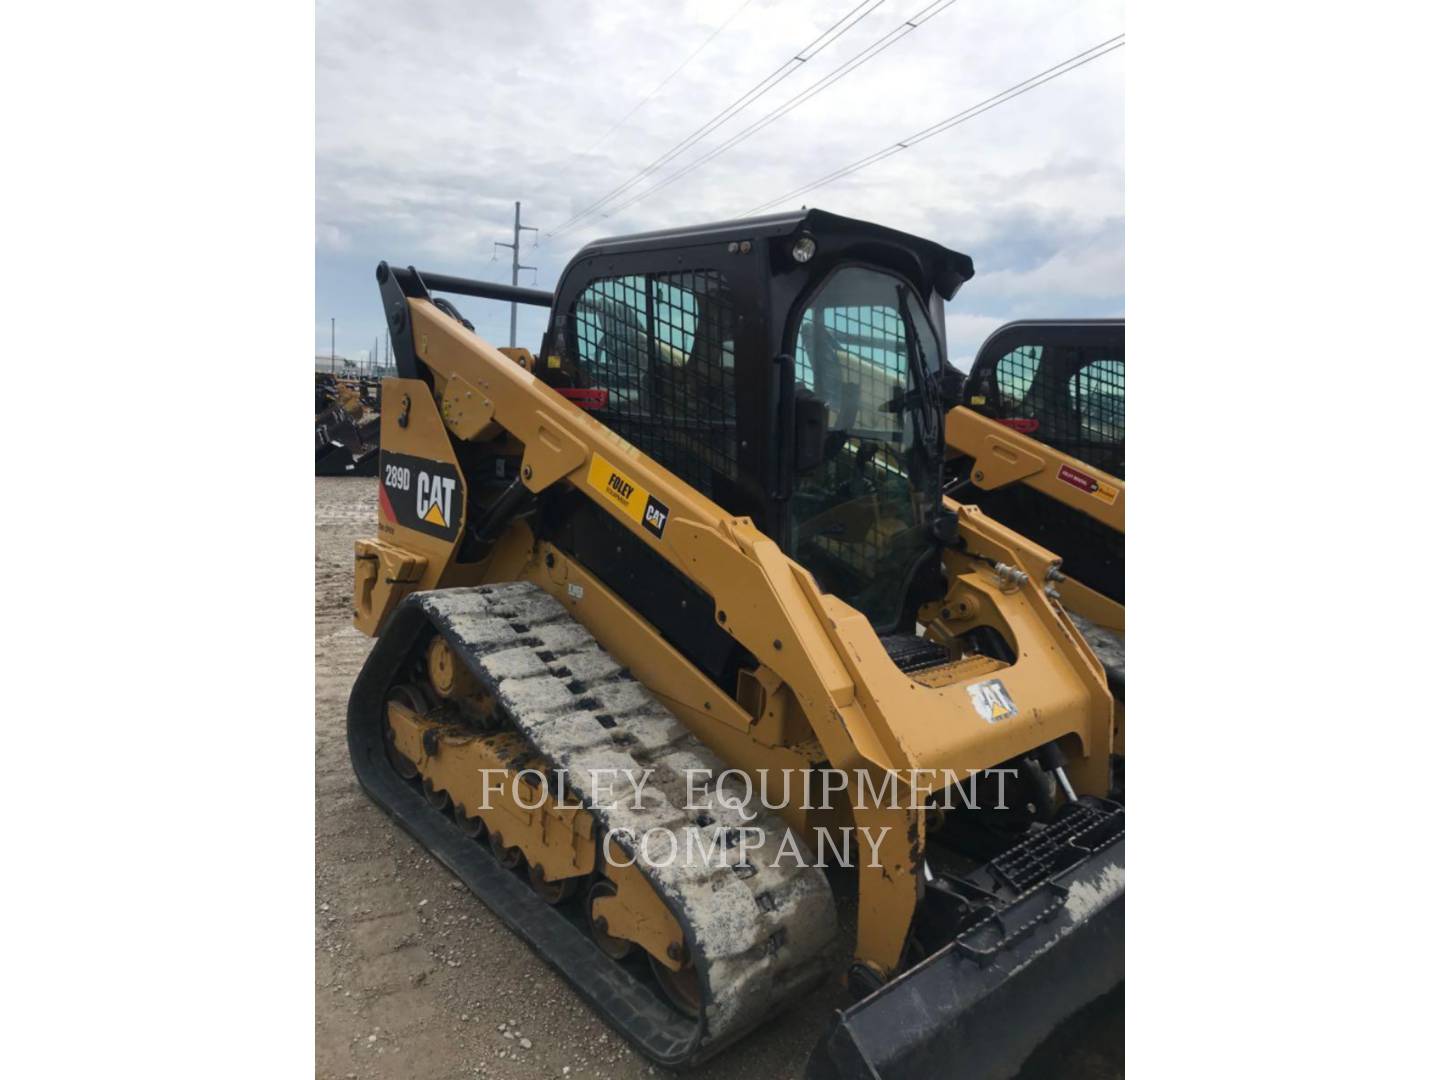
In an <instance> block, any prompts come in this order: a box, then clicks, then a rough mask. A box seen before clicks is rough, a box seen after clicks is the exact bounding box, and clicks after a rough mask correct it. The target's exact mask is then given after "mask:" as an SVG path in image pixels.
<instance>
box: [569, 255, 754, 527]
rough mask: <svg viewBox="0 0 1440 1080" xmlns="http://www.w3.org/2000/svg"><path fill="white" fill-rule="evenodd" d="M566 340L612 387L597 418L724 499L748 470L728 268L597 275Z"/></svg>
mask: <svg viewBox="0 0 1440 1080" xmlns="http://www.w3.org/2000/svg"><path fill="white" fill-rule="evenodd" d="M566 343H567V345H566V350H567V352H568V355H569V359H570V360H571V361H572V362H573V363H574V364H575V365H576V367H577V368H578V370H579V371H580V372H581V374H582V376H583V378H584V380H585V385H587V386H591V387H595V388H601V389H605V390H608V391H609V399H608V402H607V405H606V407H605V408H604V409H600V410H597V411H596V413H595V416H596V418H597V419H598V420H600V421H601V422H602V423H604V424H605V425H606V426H608V427H610V428H611V429H613V430H614V431H615V432H617V433H618V434H619V435H621V436H622V437H623V438H625V439H627V440H628V441H629V442H631V443H633V444H634V445H635V446H637V447H639V448H640V449H641V450H642V451H644V452H645V453H646V454H648V455H649V456H650V457H652V458H654V459H655V460H656V461H658V462H660V464H662V465H664V466H665V467H666V468H667V469H669V470H670V471H671V472H673V473H675V474H676V475H677V476H679V477H680V478H681V479H683V480H685V481H686V482H687V483H689V484H691V485H692V486H693V487H695V488H697V489H699V490H700V491H702V492H704V493H705V494H706V495H707V496H709V497H711V498H715V499H716V501H720V502H722V503H723V500H722V499H721V498H719V497H718V496H719V495H720V494H722V493H723V490H724V480H725V479H731V480H733V479H734V478H736V476H737V475H738V472H739V466H738V462H737V457H736V454H737V435H736V419H735V304H734V300H733V298H732V297H731V294H730V289H729V286H728V285H727V284H726V282H725V278H724V275H722V274H721V273H720V272H719V271H716V270H686V271H683V272H678V273H673V274H648V275H635V276H630V277H618V278H606V279H604V280H601V281H596V282H594V283H593V284H591V285H590V286H589V287H588V288H587V289H586V290H585V291H584V292H583V293H582V294H581V295H580V298H579V299H578V300H577V301H576V303H575V306H574V308H572V309H571V311H570V314H569V317H568V320H567V333H566ZM717 489H718V490H717Z"/></svg>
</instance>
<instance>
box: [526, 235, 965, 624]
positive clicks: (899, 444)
mask: <svg viewBox="0 0 1440 1080" xmlns="http://www.w3.org/2000/svg"><path fill="white" fill-rule="evenodd" d="M973 273H974V270H973V267H972V264H971V260H970V258H969V257H968V256H966V255H961V254H959V253H958V252H954V251H950V250H948V249H946V248H944V247H942V246H940V245H939V244H935V243H933V242H931V241H928V240H924V239H921V238H919V237H915V236H910V235H907V234H905V233H901V232H897V231H895V230H893V229H888V228H884V227H882V226H879V225H873V224H870V223H868V222H862V221H855V220H852V219H849V218H843V217H839V216H836V215H834V214H828V213H825V212H824V211H821V210H805V211H800V212H798V213H786V214H775V215H770V216H767V217H759V218H749V219H745V220H741V221H730V222H722V223H718V224H713V225H702V226H698V227H692V228H685V229H676V230H668V231H662V232H651V233H642V234H639V235H635V236H628V237H620V238H614V239H606V240H598V241H595V242H594V243H591V244H589V245H587V246H586V247H584V248H583V249H581V251H580V252H579V253H578V254H577V255H576V256H575V258H574V259H572V260H571V262H570V264H569V266H567V267H566V269H565V272H564V273H563V274H562V275H561V278H560V282H559V285H558V287H557V289H556V293H555V302H554V306H553V308H552V314H551V321H550V325H549V327H548V328H547V330H546V333H545V337H544V341H543V343H542V346H541V354H540V356H541V359H540V361H539V362H538V364H537V372H538V373H539V374H540V375H541V377H542V378H544V379H545V381H546V382H548V383H549V384H550V385H552V386H554V387H556V388H557V389H559V390H560V392H561V393H563V394H565V395H566V396H567V397H570V398H571V400H573V401H575V403H576V404H577V405H581V406H582V407H584V408H588V409H590V410H591V411H592V412H593V414H594V415H595V417H596V418H597V419H598V420H600V421H601V422H602V423H604V424H605V425H606V426H608V427H610V428H611V429H612V430H614V431H615V432H616V433H617V434H618V435H620V436H621V437H623V438H624V439H625V440H627V441H628V442H630V443H632V444H633V445H635V446H636V447H638V448H639V449H640V450H642V451H643V452H644V453H645V454H647V455H648V456H650V457H651V458H653V459H654V460H656V461H658V462H659V463H660V464H661V465H663V466H665V467H666V468H667V469H669V470H670V471H671V472H673V473H675V474H676V475H677V476H679V477H680V478H681V479H683V480H685V481H686V482H687V483H689V484H690V485H692V486H693V487H695V488H696V489H697V490H698V491H700V492H702V493H703V494H705V495H706V496H708V497H709V498H710V499H712V500H713V501H714V502H716V503H717V504H718V505H720V506H721V507H723V508H724V509H725V510H726V511H727V512H728V513H730V514H734V515H737V516H739V515H744V516H749V517H750V518H752V519H753V520H754V521H755V523H756V525H757V526H758V527H759V528H761V529H762V530H764V531H765V532H766V534H767V535H769V536H770V537H771V538H773V539H774V540H775V541H776V542H777V543H779V544H780V545H781V547H782V548H783V549H784V550H785V551H786V552H787V553H788V554H789V555H790V556H791V557H792V558H794V559H795V560H796V561H797V562H799V563H800V564H801V565H803V566H805V567H806V568H807V569H809V570H810V571H811V572H812V573H813V574H814V575H815V577H816V579H817V580H818V581H819V583H820V585H821V587H822V588H824V589H826V590H827V591H828V592H831V593H833V594H835V595H836V596H839V597H840V598H841V599H843V600H845V601H846V602H847V603H849V604H851V605H852V606H853V607H855V608H856V609H857V610H860V611H862V612H863V613H864V614H865V615H866V616H867V617H868V618H869V619H870V621H871V623H872V624H873V625H874V626H875V628H876V630H877V631H881V632H889V631H893V630H896V629H897V628H898V629H902V630H906V631H907V632H908V630H909V628H910V627H913V625H914V612H915V609H916V608H917V607H918V605H919V603H921V602H922V601H923V600H924V599H928V598H929V595H928V594H929V593H931V592H933V590H934V587H935V583H936V581H937V580H938V548H937V545H936V541H935V539H934V535H935V533H934V525H935V518H936V515H937V513H938V510H939V507H940V483H941V479H942V477H941V468H940V463H941V460H942V454H941V440H942V431H941V429H942V419H943V417H942V408H943V399H944V396H945V395H944V393H943V392H942V382H943V380H944V377H945V376H946V373H947V372H948V370H949V369H948V368H947V365H946V363H945V323H944V301H945V300H948V299H950V298H951V297H953V296H954V295H955V292H956V291H957V290H958V289H959V288H960V286H961V285H962V284H963V283H964V282H965V281H967V280H969V279H970V277H971V276H973Z"/></svg>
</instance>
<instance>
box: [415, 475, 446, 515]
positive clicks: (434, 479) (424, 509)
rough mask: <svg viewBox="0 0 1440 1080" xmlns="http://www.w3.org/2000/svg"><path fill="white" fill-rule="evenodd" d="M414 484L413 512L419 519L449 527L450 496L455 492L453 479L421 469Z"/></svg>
mask: <svg viewBox="0 0 1440 1080" xmlns="http://www.w3.org/2000/svg"><path fill="white" fill-rule="evenodd" d="M417 480H418V482H417V483H416V485H415V513H416V515H417V516H418V517H419V518H420V520H421V521H424V522H426V523H427V524H430V525H438V526H439V527H440V528H442V529H448V528H449V527H450V496H451V495H453V494H454V492H455V481H454V480H452V479H451V478H450V477H448V476H431V475H430V474H429V473H428V472H425V471H423V470H422V471H421V472H420V474H419V476H418V478H417Z"/></svg>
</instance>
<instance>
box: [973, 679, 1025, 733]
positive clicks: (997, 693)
mask: <svg viewBox="0 0 1440 1080" xmlns="http://www.w3.org/2000/svg"><path fill="white" fill-rule="evenodd" d="M968 689H969V691H970V703H971V704H972V705H974V706H975V711H976V712H978V713H979V714H980V717H981V719H983V720H986V721H988V722H990V723H992V724H998V723H999V722H1000V721H1001V720H1010V719H1013V718H1014V717H1016V716H1019V715H1020V710H1019V709H1017V708H1015V701H1014V699H1013V698H1011V697H1010V692H1009V691H1008V690H1006V689H1005V684H1004V683H1002V682H1001V681H1000V680H999V679H986V680H985V681H984V682H982V683H976V684H975V685H974V686H971V687H968Z"/></svg>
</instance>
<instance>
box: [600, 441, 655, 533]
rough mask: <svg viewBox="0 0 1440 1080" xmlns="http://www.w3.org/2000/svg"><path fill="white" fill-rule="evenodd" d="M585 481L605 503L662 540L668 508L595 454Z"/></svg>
mask: <svg viewBox="0 0 1440 1080" xmlns="http://www.w3.org/2000/svg"><path fill="white" fill-rule="evenodd" d="M587 480H588V482H589V484H590V486H591V487H593V488H594V489H595V490H596V491H598V492H600V494H602V495H603V496H605V499H606V501H608V502H611V503H613V504H615V505H616V506H618V507H619V508H620V509H621V510H622V511H623V512H624V514H625V516H626V517H628V518H630V520H631V521H634V522H636V523H637V524H640V525H643V526H645V529H646V530H647V531H648V532H650V533H653V534H654V536H655V538H656V539H657V540H659V539H661V538H662V537H664V535H665V523H666V522H667V521H669V520H670V508H669V507H668V506H666V505H665V504H664V503H662V502H661V501H660V500H659V499H657V498H655V496H654V495H651V494H650V493H649V492H648V491H646V490H645V489H644V488H642V487H641V486H640V485H639V484H637V483H636V482H635V481H634V480H632V479H631V478H630V477H628V476H626V475H625V474H624V473H623V472H621V471H620V470H619V469H617V468H616V467H615V466H614V465H612V464H610V462H608V461H606V460H605V459H604V458H603V457H601V456H600V455H599V454H594V455H592V456H591V458H590V474H589V476H588V477H587Z"/></svg>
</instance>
